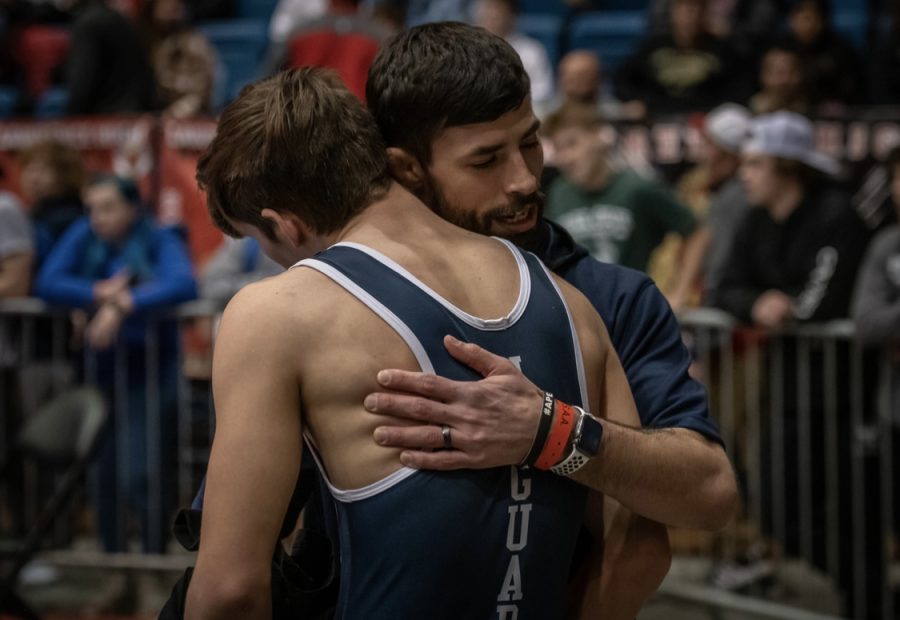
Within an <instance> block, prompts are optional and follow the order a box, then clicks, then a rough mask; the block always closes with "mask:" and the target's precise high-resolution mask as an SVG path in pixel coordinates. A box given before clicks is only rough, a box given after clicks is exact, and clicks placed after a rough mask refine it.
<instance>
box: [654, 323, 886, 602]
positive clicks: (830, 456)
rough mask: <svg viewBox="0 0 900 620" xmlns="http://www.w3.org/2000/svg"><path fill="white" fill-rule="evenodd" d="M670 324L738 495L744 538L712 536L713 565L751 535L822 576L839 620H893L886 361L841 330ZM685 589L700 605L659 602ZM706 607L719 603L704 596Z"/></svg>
mask: <svg viewBox="0 0 900 620" xmlns="http://www.w3.org/2000/svg"><path fill="white" fill-rule="evenodd" d="M680 320H681V324H682V328H683V331H684V333H685V338H686V341H687V342H688V343H689V345H690V346H691V347H692V348H693V351H694V354H695V360H696V364H695V375H696V376H697V378H699V379H700V380H701V381H703V382H704V384H705V385H706V386H707V388H708V391H709V394H710V410H711V412H712V414H713V415H714V417H716V419H717V420H718V422H719V425H720V428H721V430H722V435H723V439H724V441H725V444H726V447H727V450H728V452H729V454H730V456H731V458H732V461H733V462H734V464H735V467H736V470H737V473H738V478H739V481H740V483H741V487H742V492H743V499H744V510H743V514H742V516H741V518H740V521H741V522H742V524H743V526H744V527H743V528H738V527H733V528H728V529H726V531H725V532H723V533H722V534H721V535H720V537H719V540H718V543H719V544H718V548H719V549H722V550H723V552H722V555H723V556H725V558H729V557H730V558H734V556H739V555H740V553H741V551H740V550H741V549H746V547H747V544H748V542H747V541H746V540H742V539H741V536H743V537H746V536H747V532H748V531H751V532H754V533H755V534H754V535H755V538H756V539H757V540H756V542H757V543H766V544H767V545H768V548H769V550H770V551H769V556H770V557H772V558H773V559H775V560H776V564H777V560H778V558H782V559H788V558H794V559H799V560H802V561H803V562H805V563H806V564H807V565H808V566H809V568H810V570H812V571H814V572H819V573H822V574H824V575H827V576H829V577H830V578H831V580H832V582H833V583H834V584H835V586H836V588H838V589H839V590H840V591H841V592H842V593H843V595H844V598H845V601H846V605H847V610H846V613H847V617H852V618H878V619H888V618H891V619H893V618H895V615H894V614H895V609H894V596H895V591H894V590H895V588H896V587H897V584H892V583H891V582H890V580H889V575H890V572H891V567H892V563H893V565H896V563H897V558H896V555H894V556H891V550H892V549H893V553H894V554H896V553H897V551H896V547H897V542H896V541H897V534H898V532H897V530H898V529H900V528H898V523H897V521H898V520H897V519H896V512H895V507H894V504H895V502H894V497H893V496H894V492H895V490H894V485H895V481H894V474H895V471H896V462H897V461H896V458H895V456H894V450H893V441H894V440H895V437H896V435H897V432H898V429H897V427H896V426H895V422H892V420H895V419H897V417H898V415H897V412H894V414H893V416H892V412H891V410H890V407H891V400H890V397H889V390H890V389H891V388H890V385H891V381H892V380H896V376H892V369H891V366H890V365H889V361H888V360H887V356H886V355H884V354H881V353H880V352H870V351H865V350H863V348H862V347H861V346H860V345H859V344H858V343H857V342H856V341H855V340H854V330H853V325H852V323H851V322H850V321H837V322H832V323H824V324H807V325H797V326H792V327H790V328H788V329H785V330H783V331H781V332H778V333H766V332H763V331H760V330H755V329H751V328H747V327H742V326H739V325H738V324H737V323H736V322H735V321H734V319H733V318H732V317H730V316H728V315H726V314H724V313H720V312H718V311H714V310H707V309H704V310H698V311H691V312H689V313H685V314H684V315H683V316H681V317H680ZM894 372H896V371H894ZM894 570H896V566H895V567H894ZM687 590H690V597H689V598H691V599H693V600H695V601H696V599H697V597H698V596H700V597H701V598H702V596H701V594H702V589H701V590H698V589H697V588H695V587H693V586H691V587H690V588H688V587H687V586H685V588H682V589H679V588H678V587H675V586H673V585H672V584H670V586H669V587H667V589H666V594H667V595H668V596H677V595H678V593H679V592H682V593H683V594H685V597H687ZM698 592H700V593H701V594H698ZM708 592H711V593H716V592H717V591H715V590H709V591H708ZM712 598H716V599H717V600H716V601H713V600H712ZM709 604H710V606H712V607H717V606H722V605H723V600H722V599H721V597H719V596H718V595H717V594H716V596H712V594H711V595H710V600H709ZM725 606H726V607H728V605H725ZM731 608H732V609H735V608H734V607H733V606H731ZM764 617H765V616H764ZM768 617H773V618H774V617H790V616H781V615H773V616H768ZM798 617H799V616H798Z"/></svg>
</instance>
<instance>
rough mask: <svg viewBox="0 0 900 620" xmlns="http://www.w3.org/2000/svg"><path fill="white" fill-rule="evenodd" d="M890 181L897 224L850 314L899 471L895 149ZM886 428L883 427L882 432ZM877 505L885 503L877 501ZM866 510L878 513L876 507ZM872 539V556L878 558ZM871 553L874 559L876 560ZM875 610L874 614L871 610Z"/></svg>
mask: <svg viewBox="0 0 900 620" xmlns="http://www.w3.org/2000/svg"><path fill="white" fill-rule="evenodd" d="M885 165H886V167H887V168H888V173H889V175H890V179H891V200H892V202H893V207H894V210H895V211H896V213H897V221H898V223H895V224H893V225H892V226H889V227H888V228H885V229H883V230H882V231H881V232H880V233H878V235H877V236H876V237H875V238H874V239H873V240H872V244H871V246H870V248H869V250H868V252H867V253H866V256H865V259H864V260H863V264H862V267H861V268H860V272H859V282H857V287H856V291H855V292H854V294H853V306H852V314H853V320H854V324H855V327H856V336H857V339H858V340H860V341H861V342H862V343H863V344H865V345H868V346H870V347H878V348H879V349H881V351H882V355H883V359H884V360H885V362H884V363H886V364H888V365H889V366H890V373H889V375H888V376H887V377H886V378H884V377H883V380H886V381H887V382H888V384H887V385H885V386H882V389H885V390H887V394H888V398H887V401H886V404H887V407H888V410H887V411H886V412H883V414H882V416H883V417H881V419H880V425H879V426H880V427H881V428H882V429H885V430H887V428H890V433H891V445H893V446H894V455H893V469H892V471H894V472H896V471H898V468H900V450H898V449H897V446H900V147H895V148H894V149H893V150H892V151H891V152H890V153H889V154H888V157H887V159H886V161H885ZM886 427H887V428H886ZM878 501H886V499H885V498H882V497H878ZM870 509H871V510H872V511H874V512H876V513H877V511H878V507H877V506H871V507H870ZM892 525H893V527H894V530H893V531H894V536H895V537H896V536H898V535H900V511H897V510H896V509H894V523H893V524H892ZM878 542H879V541H876V543H875V545H874V547H875V548H874V552H875V554H877V555H880V553H879V552H880V551H881V547H879V545H878ZM898 553H900V549H897V548H896V547H895V548H894V549H893V553H892V557H891V558H890V561H893V562H896V561H897V559H898V557H897V554H898ZM877 555H876V557H877ZM875 564H876V567H875V571H871V568H870V572H869V574H868V576H869V580H870V581H877V577H878V575H883V574H884V573H883V572H881V571H883V570H884V568H885V566H884V565H883V564H881V563H880V562H877V561H876V563H875ZM873 611H874V610H873Z"/></svg>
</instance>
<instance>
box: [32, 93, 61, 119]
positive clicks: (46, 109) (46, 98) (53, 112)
mask: <svg viewBox="0 0 900 620" xmlns="http://www.w3.org/2000/svg"><path fill="white" fill-rule="evenodd" d="M68 106H69V91H68V90H66V89H65V88H59V87H54V88H48V89H47V90H45V91H44V93H43V94H42V95H41V98H40V99H38V101H37V103H36V104H35V105H34V117H35V118H37V119H48V118H60V117H62V116H65V115H66V108H67V107H68Z"/></svg>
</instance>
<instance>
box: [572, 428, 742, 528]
mask: <svg viewBox="0 0 900 620" xmlns="http://www.w3.org/2000/svg"><path fill="white" fill-rule="evenodd" d="M603 424H604V436H603V444H602V447H601V450H600V454H599V456H598V457H597V458H594V459H592V460H591V461H590V462H589V463H588V464H587V465H585V466H584V467H583V468H582V469H580V470H579V471H577V472H575V474H573V475H572V479H573V480H576V481H578V482H580V483H582V484H585V485H587V486H589V487H591V488H592V489H595V490H597V491H600V492H601V493H603V494H605V495H608V496H609V497H611V498H613V499H616V500H617V501H619V502H621V503H622V505H623V506H625V507H627V508H628V509H629V510H631V511H633V512H635V513H636V514H639V515H642V516H644V517H646V518H648V519H651V520H653V521H658V522H660V523H664V524H666V525H672V526H677V527H686V528H692V529H704V530H717V529H720V528H722V527H724V526H725V524H726V523H728V521H729V520H730V519H731V516H732V515H733V513H734V510H735V506H736V504H737V484H736V481H735V478H734V473H733V471H732V469H731V465H730V464H729V462H728V458H727V457H726V455H725V451H724V450H723V449H722V448H721V446H719V445H718V444H716V443H714V442H711V441H709V440H707V439H705V438H703V437H701V436H700V435H699V434H697V433H695V432H693V431H690V430H686V429H666V430H640V429H632V428H627V427H624V426H620V425H617V424H615V423H613V422H609V421H604V422H603Z"/></svg>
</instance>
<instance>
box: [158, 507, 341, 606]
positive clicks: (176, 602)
mask: <svg viewBox="0 0 900 620" xmlns="http://www.w3.org/2000/svg"><path fill="white" fill-rule="evenodd" d="M200 523H201V512H200V511H199V510H181V511H180V512H179V513H178V515H177V516H176V518H175V525H174V527H173V531H174V534H175V538H176V539H177V540H178V542H179V543H181V545H182V546H183V547H184V548H185V549H187V550H188V551H196V550H197V548H198V547H199V545H200ZM193 572H194V568H193V567H192V566H191V567H188V568H187V569H185V571H184V574H183V575H182V576H181V578H180V579H179V580H178V581H177V582H176V583H175V585H174V587H173V588H172V593H171V594H170V595H169V599H168V600H167V601H166V604H165V606H164V607H163V608H162V610H161V611H160V613H159V620H182V619H183V618H184V608H185V603H186V600H187V590H188V586H189V585H190V582H191V576H192V575H193ZM336 574H337V569H336V562H335V554H334V549H333V547H332V544H331V541H330V540H329V539H328V537H326V536H325V535H324V534H321V533H319V532H315V531H311V530H300V531H299V532H298V534H297V538H296V540H295V542H294V546H293V548H292V549H291V552H290V553H286V552H285V551H284V548H283V547H282V546H281V545H280V544H279V545H278V547H277V549H276V550H275V554H274V556H273V558H272V618H273V620H294V619H295V618H310V619H312V620H330V619H331V618H333V617H334V610H335V603H336V601H337V589H338V579H336Z"/></svg>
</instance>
